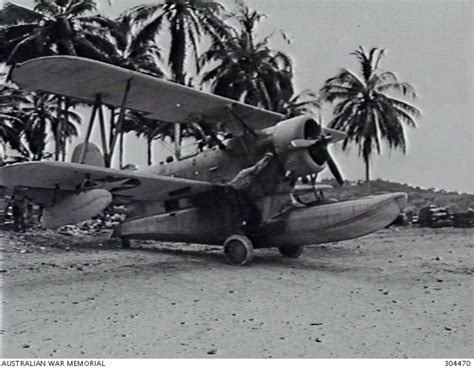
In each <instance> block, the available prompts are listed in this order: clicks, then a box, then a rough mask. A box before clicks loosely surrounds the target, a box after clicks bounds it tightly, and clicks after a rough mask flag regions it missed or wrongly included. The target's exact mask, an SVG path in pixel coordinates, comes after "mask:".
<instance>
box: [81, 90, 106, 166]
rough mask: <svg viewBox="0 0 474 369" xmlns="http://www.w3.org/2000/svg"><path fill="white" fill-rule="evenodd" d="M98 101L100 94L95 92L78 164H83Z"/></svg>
mask: <svg viewBox="0 0 474 369" xmlns="http://www.w3.org/2000/svg"><path fill="white" fill-rule="evenodd" d="M100 101H101V98H100V94H97V95H96V96H95V103H94V107H93V108H92V113H91V117H90V119H89V125H88V126H87V132H86V137H85V138H84V145H83V146H82V151H81V156H80V157H79V164H84V158H85V157H86V152H87V143H88V142H89V139H90V137H91V133H92V127H93V126H94V122H95V116H96V115H97V109H98V108H99V105H100Z"/></svg>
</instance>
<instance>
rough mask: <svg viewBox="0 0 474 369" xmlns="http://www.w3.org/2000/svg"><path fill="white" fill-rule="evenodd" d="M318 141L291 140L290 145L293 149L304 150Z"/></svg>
mask: <svg viewBox="0 0 474 369" xmlns="http://www.w3.org/2000/svg"><path fill="white" fill-rule="evenodd" d="M318 142H319V140H306V139H304V138H297V139H295V140H292V141H291V143H290V145H291V147H293V148H295V149H306V148H308V147H311V146H313V145H314V144H316V143H318Z"/></svg>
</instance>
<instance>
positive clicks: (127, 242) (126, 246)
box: [120, 237, 132, 249]
mask: <svg viewBox="0 0 474 369" xmlns="http://www.w3.org/2000/svg"><path fill="white" fill-rule="evenodd" d="M120 244H121V245H122V249H129V248H130V247H131V246H132V243H131V242H130V240H129V239H128V238H125V237H120Z"/></svg>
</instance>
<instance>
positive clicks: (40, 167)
mask: <svg viewBox="0 0 474 369" xmlns="http://www.w3.org/2000/svg"><path fill="white" fill-rule="evenodd" d="M0 186H5V187H15V186H20V187H22V188H24V189H28V190H31V191H29V193H30V194H32V196H31V197H32V198H35V196H34V194H38V195H39V197H40V198H41V197H42V196H43V194H44V192H45V191H46V192H49V193H51V192H53V191H55V190H57V191H62V192H77V191H79V190H80V188H81V186H88V187H87V188H103V189H106V190H108V191H110V192H111V193H112V194H113V195H114V196H119V197H121V198H122V199H124V200H127V199H129V200H132V201H153V200H167V199H173V198H178V197H180V196H188V195H192V194H196V193H201V192H206V191H210V190H212V189H213V188H215V187H214V185H212V184H211V183H208V182H202V181H195V180H189V179H183V178H173V177H165V176H160V175H151V174H140V172H127V171H120V170H117V169H109V168H101V167H97V166H92V165H84V164H77V163H62V162H29V163H21V164H14V165H7V166H4V167H1V168H0ZM43 197H45V198H50V197H51V196H43ZM39 202H40V203H42V202H43V201H39Z"/></svg>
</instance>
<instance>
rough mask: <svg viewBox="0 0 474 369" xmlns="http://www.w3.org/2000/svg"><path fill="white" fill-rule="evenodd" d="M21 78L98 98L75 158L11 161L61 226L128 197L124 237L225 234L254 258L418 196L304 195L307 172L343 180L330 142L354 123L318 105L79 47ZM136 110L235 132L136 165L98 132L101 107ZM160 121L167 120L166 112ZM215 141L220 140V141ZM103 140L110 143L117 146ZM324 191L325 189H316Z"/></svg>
mask: <svg viewBox="0 0 474 369" xmlns="http://www.w3.org/2000/svg"><path fill="white" fill-rule="evenodd" d="M12 79H13V81H14V82H15V83H17V84H18V86H20V87H21V88H22V89H25V90H29V91H43V92H48V93H54V94H58V95H64V96H68V97H70V98H73V99H75V100H78V101H82V102H87V103H89V104H93V106H94V108H93V112H92V116H91V120H90V123H89V127H88V131H87V135H86V139H85V142H84V143H82V144H80V145H79V146H78V147H76V149H75V152H74V154H73V158H72V162H71V163H65V162H54V161H44V162H28V163H21V164H14V165H8V166H5V167H3V168H0V185H2V186H6V187H13V188H16V190H18V191H26V192H27V194H28V197H30V198H31V199H33V200H34V201H35V202H37V203H38V204H40V205H42V206H43V208H44V214H43V220H42V221H43V225H44V227H46V228H54V227H59V226H62V225H65V224H71V223H76V222H79V221H83V220H86V219H89V218H91V217H94V216H96V215H98V214H99V213H101V212H102V211H103V210H104V209H106V208H107V207H108V206H109V205H110V204H112V203H115V204H123V205H125V206H126V209H127V216H126V219H125V220H124V221H123V222H122V223H121V224H120V225H119V226H118V227H117V228H116V230H115V232H114V235H115V236H116V237H120V239H121V240H122V244H123V246H124V247H128V246H129V245H130V240H131V239H155V240H160V241H171V242H190V243H200V244H213V245H223V246H224V254H225V258H226V260H227V262H229V263H230V264H233V265H244V264H248V263H249V262H250V261H251V260H252V258H253V254H254V249H258V248H266V247H275V248H278V249H279V251H280V253H281V254H282V255H283V256H285V257H289V258H296V257H298V256H300V254H301V252H302V250H303V246H305V245H315V244H321V243H327V242H334V241H340V240H347V239H351V238H356V237H359V236H362V235H366V234H369V233H371V232H374V231H376V230H378V229H381V228H383V227H385V226H387V225H388V224H390V223H391V222H392V221H393V220H394V219H395V218H396V217H397V216H398V215H399V213H400V211H401V210H402V209H403V207H404V206H405V204H406V199H407V196H406V194H404V193H392V194H384V195H378V196H370V197H366V198H361V199H357V200H351V201H341V202H334V203H332V202H326V201H324V199H319V200H318V201H314V202H310V203H305V202H301V201H298V198H299V197H300V195H301V194H302V193H305V192H307V191H309V190H311V189H309V188H308V187H307V186H306V187H305V186H301V185H299V187H298V186H296V183H297V180H298V179H299V178H304V177H306V176H309V175H314V174H317V173H319V172H321V171H322V170H324V169H325V168H326V167H328V168H329V169H330V170H331V172H332V174H333V175H334V176H335V178H336V179H337V181H338V182H339V183H340V184H342V183H343V179H342V176H341V174H340V172H339V170H338V168H337V165H336V163H335V161H334V160H333V158H332V156H331V154H330V152H329V151H328V145H330V144H333V143H336V142H338V141H340V140H342V139H344V137H345V134H344V133H342V132H339V131H336V130H332V129H328V128H323V127H321V126H320V125H319V124H318V122H317V121H316V120H314V119H313V118H311V117H310V116H298V117H296V118H291V119H285V117H284V116H283V115H280V114H277V113H274V112H271V111H267V110H263V109H259V108H257V107H254V106H250V105H246V104H243V103H240V102H237V101H234V100H230V99H227V98H223V97H220V96H215V95H212V94H208V93H205V92H202V91H197V90H194V89H192V88H188V87H185V86H181V85H178V84H175V83H171V82H167V81H164V80H161V79H158V78H154V77H152V76H148V75H144V74H140V73H137V72H133V71H129V70H126V69H122V68H119V67H116V66H113V65H109V64H105V63H102V62H98V61H93V60H89V59H83V58H79V57H69V56H51V57H42V58H37V59H32V60H29V61H26V62H24V63H22V64H19V65H17V66H16V67H15V68H14V69H13V71H12ZM102 105H106V106H109V107H115V108H120V118H119V121H118V123H117V129H118V130H120V125H121V123H122V122H123V116H124V114H125V111H126V109H130V110H133V111H137V112H140V113H142V114H144V115H145V116H146V117H148V118H151V119H156V120H158V121H160V122H170V123H179V124H194V123H203V122H204V123H206V124H208V125H209V124H210V125H212V124H216V125H218V124H220V125H224V127H225V130H226V132H231V135H232V136H231V137H227V138H225V139H224V138H222V139H217V137H213V140H214V141H215V140H217V144H215V145H208V146H209V147H207V149H203V150H202V151H201V152H196V155H193V156H189V157H187V158H184V159H181V160H179V159H178V160H173V161H171V162H166V163H164V162H162V163H160V164H156V165H152V166H149V167H146V168H143V169H140V170H136V171H123V170H118V169H110V168H105V167H104V160H103V157H102V153H101V150H100V149H99V148H98V147H97V146H95V145H94V144H92V143H90V142H89V137H90V132H91V130H92V125H93V124H94V120H95V116H96V115H99V117H100V118H101V122H100V124H101V131H102V135H103V136H102V141H103V142H102V144H103V146H104V145H105V146H106V145H107V143H106V142H105V139H104V133H103V131H104V127H103V124H104V122H103V116H102V115H103V114H101V110H100V109H101V106H102ZM157 124H158V123H157ZM211 141H212V140H211ZM105 146H104V147H103V149H102V151H103V150H105V149H106V147H105ZM312 190H317V188H314V187H313V189H312Z"/></svg>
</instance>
